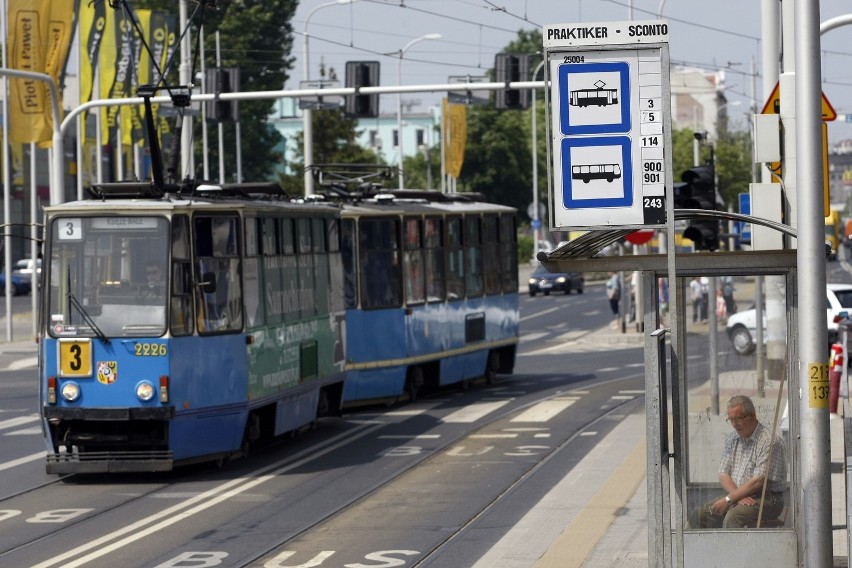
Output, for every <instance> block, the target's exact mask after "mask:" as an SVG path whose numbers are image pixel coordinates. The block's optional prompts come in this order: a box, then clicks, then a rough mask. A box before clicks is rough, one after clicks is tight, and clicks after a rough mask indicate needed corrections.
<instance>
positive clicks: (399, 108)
mask: <svg viewBox="0 0 852 568" xmlns="http://www.w3.org/2000/svg"><path fill="white" fill-rule="evenodd" d="M426 39H441V34H426V35H424V36H420V37H418V38H415V39H413V40H411V41H409V42H408V43H406V44H405V47H403V48H402V49H400V50H399V61H397V64H396V84H397V86H398V87H401V86H402V57H403V55H405V51H406V50H407V49H408V48H409V47H411V46H412V45H414V44H415V43H417V42H420V41H423V40H426ZM396 147H397V151H398V152H399V189H403V185H404V184H403V181H402V93H401V92H400V93H397V95H396Z"/></svg>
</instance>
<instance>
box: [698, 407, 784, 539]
mask: <svg viewBox="0 0 852 568" xmlns="http://www.w3.org/2000/svg"><path fill="white" fill-rule="evenodd" d="M727 422H728V423H729V424H730V425H731V426H733V428H734V431H733V432H729V433H728V434H726V435H725V449H724V452H723V454H722V461H721V463H720V464H719V483H720V484H721V485H722V490H723V491H724V492H725V494H724V495H722V496H721V497H717V498H716V499H714V500H712V501H709V502H707V503H705V504H703V505H702V506H701V507H699V509H698V510H697V511H695V512H694V514H693V515H692V518H691V519H690V525H691V526H693V527H701V528H718V527H722V528H726V529H731V528H742V527H747V526H754V525H755V523H756V522H757V517H758V514H759V513H760V510H761V507H762V508H763V512H762V513H761V514H760V516H761V519H762V520H769V519H775V518H777V517H778V515H780V514H781V511H782V510H783V508H784V496H783V494H782V491H783V490H784V484H785V482H786V479H787V458H786V455H785V452H784V443H783V442H782V441H781V438H778V437H776V438H775V440H774V441H773V440H772V439H771V438H772V435H771V432H770V430H769V429H768V428H766V427H765V426H764V425H763V424H761V423H760V422H758V420H757V414H756V413H755V409H754V403H753V402H752V401H751V399H750V398H749V397H747V396H742V395H737V396H733V397H731V399H730V400H729V401H728V419H727ZM767 476H768V480H767V481H766V494H765V498H764V499H763V501H762V502H761V495H762V494H763V482H764V479H765V478H766V477H767Z"/></svg>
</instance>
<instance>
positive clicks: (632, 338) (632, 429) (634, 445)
mask: <svg viewBox="0 0 852 568" xmlns="http://www.w3.org/2000/svg"><path fill="white" fill-rule="evenodd" d="M705 326H706V324H705ZM576 341H578V342H583V343H589V344H597V345H601V344H610V343H619V344H620V343H633V344H641V343H642V342H644V334H642V333H639V332H637V331H635V329H632V328H631V327H630V326H628V329H627V332H626V333H621V331H620V330H614V329H612V328H610V327H604V328H601V329H598V330H595V331H592V332H589V333H587V334H586V335H584V336H582V337H579V338H577V339H576ZM742 373H745V372H738V373H722V374H720V398H723V399H724V398H725V397H726V396H728V397H729V396H730V395H731V394H732V393H733V392H735V391H736V390H737V389H738V388H742V385H743V384H744V381H747V380H748V379H747V378H746V377H744V376H742ZM706 391H707V389H697V390H696V391H692V392H690V393H689V396H690V399H691V402H690V408H701V406H700V403H701V400H699V399H700V398H701V397H706V396H709V393H708V392H706ZM775 393H777V384H776V385H775V386H773V385H767V388H766V396H767V397H774V396H775ZM696 397H697V398H696ZM773 405H774V401H773ZM829 428H830V438H831V510H832V521H831V522H832V527H833V531H832V545H833V553H834V563H833V566H834V567H835V568H841V567H844V568H845V567H847V566H848V555H849V551H848V531H847V527H846V510H847V503H846V456H845V444H844V420H843V418H842V417H841V416H838V415H831V417H830V421H829ZM645 433H646V427H645V412H644V409H643V410H641V411H639V412H636V413H634V414H631V415H628V416H626V417H625V418H624V420H622V421H621V422H620V424H619V425H618V426H617V427H616V428H615V429H614V430H613V431H612V432H611V433H610V434H609V435H608V436H606V437H605V438H603V439H602V440H601V441H600V442H599V443H598V444H597V445H596V447H595V448H594V450H592V451H591V452H590V453H589V454H588V455H587V456H586V457H585V458H584V459H583V460H582V461H581V462H580V463H579V464H578V465H577V467H575V468H574V469H572V470H571V471H570V472H568V474H567V475H566V476H565V477H564V478H563V479H562V481H561V482H560V483H558V484H557V485H556V486H554V487H553V488H552V489H551V491H550V492H549V493H548V494H547V495H546V496H545V497H544V498H542V500H541V501H540V502H539V503H537V504H536V505H535V506H534V507H533V508H532V509H531V510H530V511H529V512H528V513H527V514H526V515H525V516H524V517H523V518H522V519H521V520H520V521H519V522H518V523H517V524H516V525H515V526H514V527H513V528H512V529H511V530H510V531H509V532H508V533H507V534H506V535H505V536H504V537H503V539H501V540H500V541H499V542H498V543H497V544H496V545H495V546H494V547H493V548H492V549H491V550H490V551H489V552H488V553H487V554H486V555H485V556H483V558H481V559H480V561H479V562H477V564H476V565H475V568H486V567H487V568H557V567H558V568H572V567H573V568H581V567H582V568H610V567H612V566H618V567H619V568H634V567H636V568H638V567H645V566H648V562H649V558H648V528H647V527H648V523H649V517H648V503H647V491H646V487H647V478H646V472H647V467H646V454H645ZM711 461H713V464H711V465H713V467H715V460H711ZM708 463H709V462H708ZM791 515H792V513H791ZM790 518H792V517H788V519H790ZM652 519H653V517H652ZM755 566H757V565H755Z"/></svg>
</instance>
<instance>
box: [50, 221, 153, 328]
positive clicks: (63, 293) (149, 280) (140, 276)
mask: <svg viewBox="0 0 852 568" xmlns="http://www.w3.org/2000/svg"><path fill="white" fill-rule="evenodd" d="M167 227H168V221H167V220H166V219H164V218H162V217H153V216H132V217H131V216H102V217H73V218H71V217H61V218H56V219H54V220H53V221H52V223H51V226H50V233H49V238H50V245H49V251H50V264H49V276H48V280H47V281H48V282H49V289H48V292H47V293H48V300H47V306H48V310H47V317H48V318H49V319H48V322H47V323H48V330H49V333H50V334H51V335H53V336H56V337H69V336H70V337H75V336H83V337H91V336H98V335H101V334H103V335H104V336H107V337H134V336H158V335H162V334H163V333H165V330H166V301H167V297H168V296H167V288H166V283H167V281H168V274H169V271H168V258H169V256H168V253H169V249H168V235H169V231H168V230H167Z"/></svg>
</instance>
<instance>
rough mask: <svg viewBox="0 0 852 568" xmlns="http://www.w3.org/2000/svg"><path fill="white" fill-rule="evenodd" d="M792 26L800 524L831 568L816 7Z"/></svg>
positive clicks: (799, 13) (816, 556)
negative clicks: (794, 33) (796, 196)
mask: <svg viewBox="0 0 852 568" xmlns="http://www.w3.org/2000/svg"><path fill="white" fill-rule="evenodd" d="M794 18H795V22H796V38H795V42H796V57H795V61H796V78H795V85H796V107H795V116H796V121H797V123H798V124H797V129H796V156H797V164H796V186H797V188H798V190H799V195H798V198H797V199H796V204H797V216H798V221H799V223H798V226H799V237H798V250H797V253H796V260H797V263H798V268H799V270H798V286H797V289H798V291H799V295H798V296H799V297H798V302H799V326H798V341H799V346H800V347H799V361H800V364H799V366H798V374H799V386H800V388H801V389H803V390H802V392H806V393H807V395H805V396H802V398H801V402H800V415H801V443H800V444H799V447H800V455H801V457H802V463H801V466H802V470H801V471H802V479H801V486H800V488H799V490H800V491H801V494H802V516H803V518H802V523H800V526H801V527H802V529H803V531H804V533H805V534H804V535H803V538H804V541H803V543H804V544H805V546H804V549H803V554H804V564H805V566H831V565H832V563H833V562H834V554H833V550H832V544H833V543H832V527H831V510H830V507H826V506H825V496H826V495H831V470H830V465H831V455H830V448H831V446H830V442H829V428H828V405H829V400H828V399H829V395H828V390H829V388H828V363H827V358H826V349H825V346H826V344H827V342H828V337H827V330H826V326H825V316H824V315H823V311H824V310H825V245H824V239H823V231H822V230H821V229H822V225H821V223H822V222H823V221H824V211H823V197H822V188H823V175H822V174H823V172H822V90H821V88H820V87H821V85H820V83H821V77H820V52H819V50H820V41H819V3H817V2H810V1H807V0H798V1H797V2H795V16H794Z"/></svg>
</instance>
